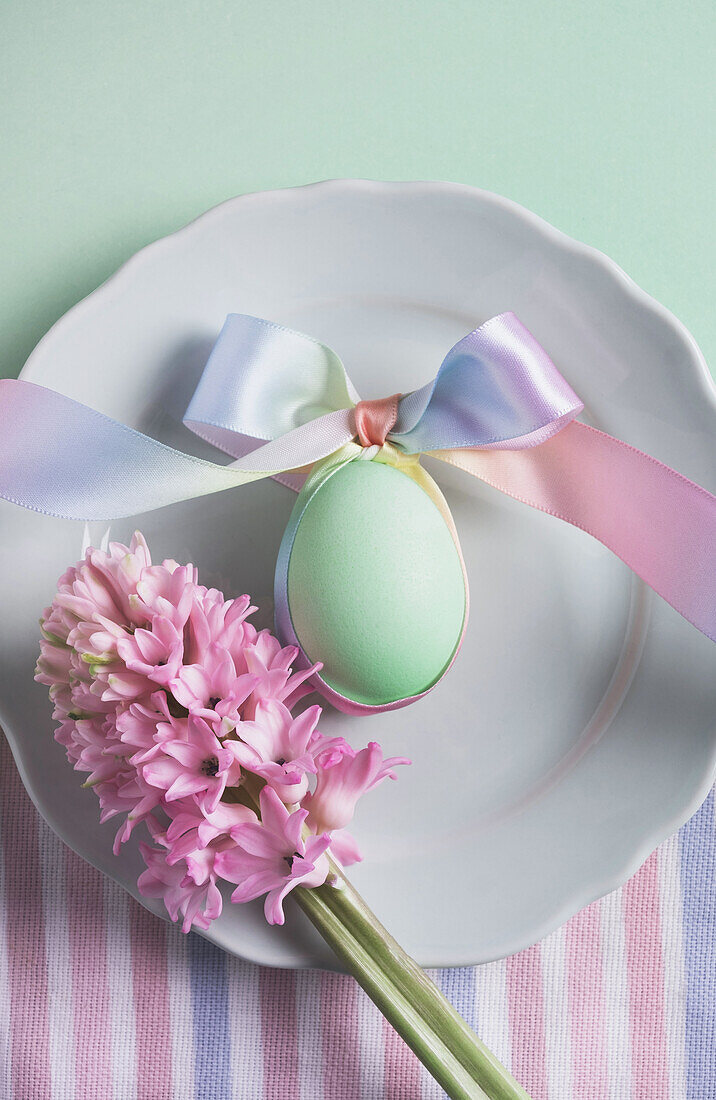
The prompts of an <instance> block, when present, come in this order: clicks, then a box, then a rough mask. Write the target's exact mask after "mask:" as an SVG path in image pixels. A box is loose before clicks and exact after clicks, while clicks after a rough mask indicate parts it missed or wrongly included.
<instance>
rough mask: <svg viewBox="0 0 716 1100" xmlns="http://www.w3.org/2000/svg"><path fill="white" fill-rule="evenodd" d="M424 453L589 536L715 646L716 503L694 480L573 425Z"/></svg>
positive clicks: (596, 433)
mask: <svg viewBox="0 0 716 1100" xmlns="http://www.w3.org/2000/svg"><path fill="white" fill-rule="evenodd" d="M428 453H430V454H432V455H433V456H434V457H435V458H439V459H442V460H443V461H444V462H448V463H450V465H452V466H457V467H459V468H460V469H462V470H465V471H466V472H467V473H469V474H473V475H474V476H475V477H479V478H480V479H481V480H482V481H485V482H486V483H487V484H488V485H492V486H494V487H495V488H496V489H500V490H501V492H503V493H506V494H507V495H508V496H511V497H514V498H515V499H516V500H521V501H523V502H524V503H525V504H529V505H531V506H532V507H533V508H538V509H540V511H542V512H547V513H549V514H550V515H553V516H557V517H558V518H559V519H563V520H565V521H566V522H567V523H571V524H573V525H574V526H575V527H579V528H581V529H582V530H583V531H587V532H588V533H589V534H590V535H592V536H593V537H594V538H596V539H598V540H599V541H600V542H601V543H603V544H604V545H605V546H607V547H608V548H609V549H610V550H611V551H613V553H615V554H616V555H617V556H618V557H620V558H621V559H622V561H624V562H625V563H626V564H627V565H628V566H629V567H630V568H631V569H632V570H633V571H634V572H635V573H636V574H637V575H638V576H640V577H641V578H642V580H644V581H646V583H647V584H648V585H650V586H651V587H652V588H653V589H654V590H655V591H656V592H658V594H659V595H660V596H661V597H662V598H663V599H664V600H666V602H667V603H669V604H671V606H672V607H674V608H675V609H676V610H677V611H678V612H679V613H680V614H681V615H683V616H684V618H685V619H687V620H688V621H689V622H690V623H692V624H693V625H694V626H695V627H697V629H698V630H700V631H701V632H702V633H703V634H705V635H706V636H707V637H709V638H711V639H712V640H713V641H716V497H715V496H713V495H712V494H711V493H709V492H707V491H706V490H705V489H702V488H701V487H700V486H699V485H696V484H695V483H694V482H693V481H689V480H688V478H685V477H683V476H682V475H681V474H678V473H677V472H676V471H675V470H672V469H671V468H670V467H668V466H665V465H664V464H663V463H661V462H659V461H658V460H657V459H655V458H651V457H650V456H649V455H647V454H644V453H643V452H642V451H638V450H636V448H634V447H631V446H629V445H628V444H626V443H622V442H621V441H620V440H618V439H615V438H613V436H610V435H607V434H606V433H604V432H600V431H598V430H597V429H596V428H591V427H589V426H588V425H586V424H582V423H580V422H579V421H576V420H575V421H573V422H572V423H571V424H568V425H567V427H565V428H563V429H562V431H560V432H558V433H557V435H555V436H553V437H552V438H551V439H549V440H547V441H546V442H545V443H541V444H540V445H539V446H537V447H531V448H529V449H526V450H515V451H509V450H480V449H455V450H437V451H430V452H428Z"/></svg>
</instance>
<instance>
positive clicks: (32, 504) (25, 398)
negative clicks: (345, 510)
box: [0, 379, 355, 521]
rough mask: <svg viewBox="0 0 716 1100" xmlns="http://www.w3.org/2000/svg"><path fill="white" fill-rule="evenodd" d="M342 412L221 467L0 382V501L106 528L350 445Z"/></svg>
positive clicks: (346, 414)
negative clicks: (101, 522) (108, 523)
mask: <svg viewBox="0 0 716 1100" xmlns="http://www.w3.org/2000/svg"><path fill="white" fill-rule="evenodd" d="M352 415H353V414H352V410H350V409H341V410H339V411H337V412H332V413H328V414H326V415H325V416H322V417H319V418H318V419H316V420H314V421H311V422H310V423H308V424H304V425H302V426H301V427H298V428H295V429H294V430H293V431H289V432H287V433H286V434H285V435H283V436H281V437H280V438H279V439H275V440H272V441H271V442H269V443H266V444H265V445H264V446H263V447H259V448H258V449H257V450H255V451H252V452H251V454H248V455H245V456H244V457H243V458H241V459H240V460H239V461H238V462H235V463H232V464H231V465H229V466H219V465H216V464H215V463H213V462H207V461H206V460H205V459H201V458H196V457H195V456H194V455H189V454H184V453H183V452H182V451H177V450H175V449H174V448H173V447H167V446H166V445H165V444H163V443H160V442H159V441H158V440H156V439H152V438H151V437H150V436H147V435H143V434H142V433H141V432H138V431H135V430H134V429H133V428H129V427H127V426H126V425H124V424H120V423H119V422H118V421H117V420H112V419H111V417H108V416H105V415H104V414H102V413H99V412H97V411H96V410H95V409H91V408H88V407H87V406H86V405H82V404H80V403H79V402H77V401H73V400H72V399H71V398H69V397H66V396H65V395H64V394H60V393H57V392H56V391H55V390H50V389H46V388H45V387H44V386H38V385H35V384H34V383H32V382H25V381H23V380H22V379H19V380H15V379H3V380H0V417H1V419H2V428H3V430H2V435H1V436H0V497H2V498H4V499H5V500H9V501H11V502H12V503H13V504H19V505H22V506H23V507H25V508H30V509H32V510H33V511H36V512H42V513H43V514H45V515H49V516H57V517H59V518H61V519H77V520H85V521H87V520H110V519H117V518H120V517H122V516H132V515H136V514H138V513H141V512H148V511H151V510H152V509H154V508H161V507H164V506H165V505H167V504H174V503H177V502H178V501H182V500H191V499H192V498H194V497H199V496H206V495H207V494H210V493H217V492H222V491H224V490H226V489H232V488H235V487H236V486H238V485H244V484H246V483H247V482H250V481H257V480H259V479H260V478H264V477H273V476H275V475H276V474H277V473H281V472H282V471H287V470H295V469H297V468H300V467H302V466H306V465H308V464H310V463H312V462H315V461H317V460H318V459H319V458H324V457H325V456H326V455H328V454H330V453H331V452H332V451H334V450H336V449H337V447H339V446H341V445H342V444H343V443H346V442H348V441H349V440H350V439H352V437H353V434H354V431H355V427H354V425H353V421H352Z"/></svg>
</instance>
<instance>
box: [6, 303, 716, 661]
mask: <svg viewBox="0 0 716 1100" xmlns="http://www.w3.org/2000/svg"><path fill="white" fill-rule="evenodd" d="M582 409H583V405H582V402H581V401H580V400H579V398H578V397H577V395H576V394H575V393H574V392H573V390H572V389H571V387H570V386H569V385H568V384H567V382H566V381H565V379H564V378H563V377H562V376H561V374H560V373H559V371H558V370H557V368H556V367H555V365H554V363H552V361H551V360H550V358H549V356H548V355H547V353H546V352H545V350H544V349H543V348H542V347H541V346H540V344H539V343H538V342H537V341H536V340H535V338H534V337H533V336H532V335H531V333H530V332H529V331H528V330H527V329H526V328H525V326H524V325H523V324H522V323H521V322H520V321H519V320H518V319H517V317H515V315H514V314H513V313H503V314H500V315H499V316H497V317H493V318H492V319H491V320H489V321H487V322H485V324H483V325H481V326H480V328H477V329H475V330H474V332H471V333H469V334H468V335H467V336H465V337H464V338H463V339H462V340H460V341H459V342H458V343H457V344H456V345H455V346H454V347H453V348H452V349H451V350H450V351H449V352H448V354H447V355H446V357H445V359H444V361H443V363H442V365H441V367H440V370H439V371H438V373H437V375H436V377H435V379H434V380H433V381H432V382H430V383H428V384H427V385H425V386H423V387H422V388H421V389H418V390H415V391H414V392H412V393H409V394H406V395H404V396H401V395H397V394H396V395H394V396H393V397H390V398H385V399H383V400H380V401H360V399H359V397H358V394H357V393H356V391H355V389H354V388H353V385H352V384H351V382H350V379H349V378H348V376H347V374H346V372H345V369H344V368H343V365H342V363H341V361H340V360H339V359H338V357H337V356H336V355H335V353H334V352H333V351H331V349H330V348H328V347H326V346H325V345H323V344H320V343H318V341H316V340H312V339H311V338H310V337H308V336H304V335H302V334H300V333H297V332H293V331H292V330H290V329H286V328H283V327H281V326H280V325H275V324H272V323H271V322H269V321H264V320H260V319H259V318H257V317H249V316H246V315H243V314H232V315H231V316H229V317H228V318H227V320H226V323H225V325H224V327H223V329H222V331H221V334H220V336H219V338H218V340H217V342H216V344H215V346H214V349H213V351H212V353H211V356H210V358H209V361H208V363H207V365H206V368H205V370H204V373H203V375H202V377H201V380H200V382H199V385H198V387H197V389H196V391H195V393H194V396H193V398H192V400H191V403H190V405H189V408H188V409H187V412H186V416H185V419H184V423H185V424H186V425H187V426H188V427H189V428H191V430H192V431H194V432H196V433H197V434H198V435H200V436H202V437H203V438H204V439H207V440H208V441H209V442H211V443H213V444H214V445H215V446H216V447H218V448H220V449H221V450H223V451H225V452H226V453H227V454H230V455H232V456H233V457H234V458H235V459H236V461H235V462H233V463H231V464H230V465H229V466H220V465H217V464H215V463H212V462H208V461H206V460H203V459H199V458H196V457H194V456H192V455H188V454H184V453H183V452H181V451H177V450H174V449H173V448H171V447H167V446H165V445H164V444H162V443H159V442H158V441H157V440H155V439H152V438H151V437H149V436H146V435H143V434H142V433H141V432H137V431H135V430H133V429H132V428H128V427H126V426H125V425H123V424H120V423H119V422H117V421H116V420H112V419H111V418H109V417H107V416H104V415H103V414H101V413H99V412H97V411H95V410H93V409H90V408H88V407H87V406H85V405H81V404H80V403H78V402H76V401H73V400H71V399H70V398H68V397H65V396H63V395H62V394H59V393H57V392H56V391H54V390H49V389H46V388H45V387H43V386H37V385H35V384H33V383H31V382H25V381H22V380H7V379H6V380H2V381H0V422H1V427H2V431H1V434H0V496H2V497H4V498H5V499H6V500H10V501H13V502H14V503H16V504H21V505H23V506H24V507H26V508H32V509H34V510H36V511H39V512H43V513H45V514H48V515H54V516H59V517H62V518H65V519H82V520H94V519H113V518H117V517H120V516H128V515H135V514H137V513H140V512H144V511H149V510H151V509H153V508H159V507H161V506H163V505H166V504H172V503H175V502H177V501H180V500H188V499H190V498H192V497H198V496H202V495H205V494H208V493H214V492H219V491H221V490H224V489H229V488H232V487H234V486H237V485H242V484H245V483H246V482H249V481H255V480H257V479H259V478H263V477H276V478H277V479H278V480H280V481H282V482H284V483H285V484H288V485H289V486H290V487H291V488H294V489H298V488H300V485H301V484H302V482H303V480H304V477H305V469H304V468H305V467H309V466H311V465H313V463H315V462H317V461H318V460H320V459H323V458H326V457H327V456H329V455H331V454H333V453H334V452H336V451H337V450H339V448H344V447H346V446H348V445H353V446H355V447H356V448H358V447H360V446H364V447H365V446H380V445H382V444H383V443H385V442H387V443H390V444H392V446H393V447H395V448H396V449H397V450H398V451H402V452H403V453H405V454H412V455H416V454H420V453H426V454H430V455H433V456H434V457H435V458H439V459H442V460H443V461H445V462H449V463H450V464H452V465H453V466H458V467H459V468H461V469H463V470H465V471H466V472H467V473H470V474H473V475H474V476H475V477H479V478H481V479H482V480H483V481H485V482H487V483H488V484H490V485H492V486H494V487H495V488H497V489H500V490H501V491H502V492H504V493H507V494H508V495H509V496H512V497H515V498H516V499H518V500H521V501H523V502H524V503H526V504H530V505H532V507H534V508H539V509H541V510H542V511H544V512H548V513H550V514H551V515H554V516H557V517H559V518H560V519H563V520H565V521H566V522H568V523H572V524H574V526H576V527H580V528H582V529H583V530H585V531H587V532H588V533H589V534H591V535H593V536H594V537H595V538H597V539H599V541H600V542H602V543H604V545H605V546H607V547H609V549H610V550H612V551H613V552H614V553H615V554H617V555H618V556H619V557H620V558H621V559H622V560H623V561H624V562H626V564H627V565H629V566H630V568H631V569H633V570H634V572H635V573H637V574H638V575H639V576H640V577H642V578H643V579H644V580H645V581H646V582H647V584H649V585H651V587H652V588H654V589H655V590H656V591H657V592H658V593H659V594H660V595H661V596H662V597H663V598H664V599H665V600H667V601H668V602H669V603H670V604H671V605H672V606H673V607H675V608H676V610H677V611H679V612H680V614H682V615H683V616H684V617H685V618H686V619H688V620H689V621H690V622H691V623H693V624H694V626H696V627H697V628H698V629H699V630H701V631H702V632H703V633H704V634H706V635H707V636H708V637H710V638H712V639H714V640H716V553H715V549H714V548H715V547H716V497H714V496H712V495H711V494H710V493H708V492H707V491H706V490H705V489H702V488H700V487H699V486H698V485H696V484H695V483H694V482H692V481H689V480H688V479H687V478H684V477H682V476H681V475H680V474H678V473H676V471H674V470H672V469H670V468H669V467H668V466H665V465H663V463H661V462H658V461H657V460H656V459H654V458H651V457H650V456H649V455H646V454H644V453H642V452H641V451H638V450H636V449H635V448H633V447H630V446H629V445H628V444H626V443H622V442H621V441H620V440H618V439H614V438H613V437H612V436H609V435H606V434H605V433H604V432H600V431H598V430H597V429H595V428H591V427H589V426H588V425H586V424H582V423H581V422H580V421H578V420H577V419H576V417H577V416H578V415H579V413H580V412H581V411H582ZM356 438H358V440H359V442H358V443H356V442H355V440H356Z"/></svg>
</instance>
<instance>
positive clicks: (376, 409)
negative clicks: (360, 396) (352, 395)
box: [353, 393, 401, 447]
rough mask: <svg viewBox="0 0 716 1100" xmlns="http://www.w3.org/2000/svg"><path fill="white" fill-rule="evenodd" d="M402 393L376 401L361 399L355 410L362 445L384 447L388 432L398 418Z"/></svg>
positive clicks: (357, 429)
mask: <svg viewBox="0 0 716 1100" xmlns="http://www.w3.org/2000/svg"><path fill="white" fill-rule="evenodd" d="M400 398H401V394H399V393H394V394H393V395H392V396H391V397H380V398H378V399H377V400H376V401H359V402H358V404H357V405H356V407H355V408H354V410H353V415H354V416H355V422H356V435H357V436H358V439H359V440H360V445H361V447H382V446H383V444H384V443H385V440H386V437H387V435H388V432H389V431H390V430H391V429H392V428H393V426H394V425H395V422H396V420H397V419H398V402H399V401H400Z"/></svg>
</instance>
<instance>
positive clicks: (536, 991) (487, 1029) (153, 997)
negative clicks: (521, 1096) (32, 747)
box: [0, 737, 716, 1100]
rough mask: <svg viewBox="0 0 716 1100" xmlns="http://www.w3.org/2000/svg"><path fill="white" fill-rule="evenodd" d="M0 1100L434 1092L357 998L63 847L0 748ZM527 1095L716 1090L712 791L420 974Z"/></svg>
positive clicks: (621, 1098)
mask: <svg viewBox="0 0 716 1100" xmlns="http://www.w3.org/2000/svg"><path fill="white" fill-rule="evenodd" d="M0 784H1V786H2V806H3V812H2V843H1V844H0V898H1V901H2V904H1V905H0V1089H1V1096H2V1098H3V1100H6V1098H7V1100H99V1098H101V1100H194V1098H196V1100H244V1098H246V1100H438V1098H439V1097H441V1096H443V1095H444V1094H443V1093H442V1091H441V1090H440V1089H439V1088H438V1087H437V1086H436V1085H435V1083H434V1082H433V1081H432V1079H431V1078H430V1077H428V1075H427V1074H426V1073H425V1072H424V1071H423V1069H422V1068H421V1066H420V1065H419V1063H418V1062H417V1061H416V1059H415V1058H414V1057H413V1055H412V1054H411V1052H410V1051H409V1050H408V1049H407V1048H406V1047H405V1046H404V1044H403V1043H402V1042H401V1040H400V1039H399V1038H398V1037H397V1035H396V1034H395V1032H394V1031H393V1030H392V1029H391V1028H390V1027H389V1026H388V1025H387V1024H386V1023H385V1022H384V1021H383V1019H382V1017H381V1016H380V1014H379V1013H378V1012H377V1011H376V1009H375V1008H374V1007H373V1005H372V1004H371V1002H370V1001H369V1000H368V999H367V998H366V997H365V996H364V995H363V993H362V991H361V990H360V989H358V987H357V986H356V985H355V984H354V983H353V981H352V980H351V979H349V978H347V977H344V976H340V975H336V974H327V973H324V972H322V971H304V972H298V973H296V972H293V971H281V970H268V969H262V968H259V967H256V966H253V965H250V964H249V963H244V962H240V961H238V960H237V959H234V958H230V957H228V956H226V955H225V954H223V953H222V952H221V951H219V950H217V949H216V948H214V947H213V946H212V945H210V944H208V943H207V942H206V941H205V940H204V939H202V938H201V937H199V936H196V935H189V936H183V935H182V934H181V933H180V932H178V931H176V930H175V929H174V928H172V927H170V926H169V925H168V924H165V923H164V922H163V921H160V920H157V919H155V918H154V917H152V916H151V915H150V914H148V913H147V912H146V911H145V910H143V909H142V908H141V907H140V906H139V905H137V904H136V903H135V902H134V901H133V900H132V899H130V898H128V897H127V895H126V894H125V893H124V892H123V891H122V890H121V889H120V888H119V887H118V886H116V885H115V884H114V883H112V882H109V881H108V880H106V879H105V878H104V877H103V876H102V875H101V874H99V872H96V871H95V870H94V869H93V868H91V867H89V866H87V865H86V864H85V863H83V861H82V860H80V859H79V858H78V857H77V856H75V855H74V854H73V853H72V852H70V851H69V850H68V849H67V848H65V846H64V845H63V844H62V843H61V841H59V840H58V839H57V838H56V837H55V835H54V834H53V833H52V832H51V831H50V830H49V829H48V828H47V826H45V824H44V822H43V821H42V820H41V819H40V818H39V817H38V815H37V813H36V812H35V810H34V808H33V806H32V804H31V803H30V801H29V799H28V798H27V795H26V794H25V791H24V789H23V788H22V785H21V783H20V780H19V778H18V775H17V771H16V769H15V766H14V764H13V761H12V757H11V755H10V752H9V749H8V747H7V744H6V742H5V740H4V738H1V737H0ZM434 977H435V978H436V979H437V981H438V983H439V984H440V986H441V987H442V989H443V990H444V991H445V993H446V995H447V996H448V997H449V998H450V1000H451V1001H452V1002H453V1003H454V1004H455V1005H456V1007H457V1008H458V1009H459V1011H460V1012H461V1013H462V1014H463V1015H464V1016H465V1018H466V1019H467V1020H468V1021H469V1023H470V1024H471V1025H472V1026H473V1027H474V1028H475V1029H476V1031H477V1032H478V1033H479V1034H480V1035H481V1036H482V1038H483V1039H484V1040H485V1042H487V1043H488V1045H489V1046H490V1047H492V1049H493V1050H494V1051H495V1053H496V1054H497V1055H498V1056H499V1057H500V1058H501V1059H502V1060H503V1061H504V1062H505V1063H506V1064H507V1065H508V1066H509V1067H510V1068H511V1069H512V1072H513V1073H514V1074H515V1076H516V1077H517V1078H518V1079H519V1080H520V1081H521V1082H522V1083H523V1084H524V1086H525V1088H526V1089H527V1090H528V1092H530V1093H531V1095H532V1096H533V1097H534V1098H535V1100H548V1098H549V1100H667V1098H668V1100H713V1098H716V827H715V821H714V798H713V794H712V795H711V796H710V797H709V798H708V799H707V801H706V802H705V803H704V805H703V806H702V808H701V810H700V811H699V812H698V813H697V814H696V815H695V816H694V817H693V818H692V819H691V821H689V822H688V824H686V825H685V826H684V828H683V829H682V830H681V832H680V833H679V834H678V835H677V836H674V837H671V839H669V840H668V841H666V843H665V844H663V845H662V846H661V848H659V849H658V851H657V852H655V853H654V854H653V855H652V856H651V857H650V858H649V859H648V860H647V862H646V863H645V864H644V866H643V867H642V868H641V870H640V871H639V872H638V873H637V874H636V875H635V876H634V877H633V878H632V879H631V880H630V881H629V882H628V883H627V884H626V886H625V887H624V888H623V889H621V890H617V891H616V892H615V893H613V894H611V895H609V896H608V897H606V898H604V899H603V900H602V901H599V902H596V903H595V904H594V905H590V906H589V907H588V908H587V909H584V910H582V912H581V913H578V914H577V916H576V917H574V918H573V919H572V920H571V921H569V922H568V923H567V924H566V925H564V926H563V927H562V928H560V929H559V930H558V931H557V932H555V933H553V935H551V936H549V937H548V938H547V939H546V940H543V941H542V943H540V944H538V945H537V946H535V947H532V948H530V949H529V950H527V951H523V952H522V953H521V954H519V955H515V956H513V957H511V958H508V959H505V960H502V961H500V962H496V963H490V964H489V965H486V966H479V967H474V968H469V969H464V970H443V971H437V972H435V974H434Z"/></svg>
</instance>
